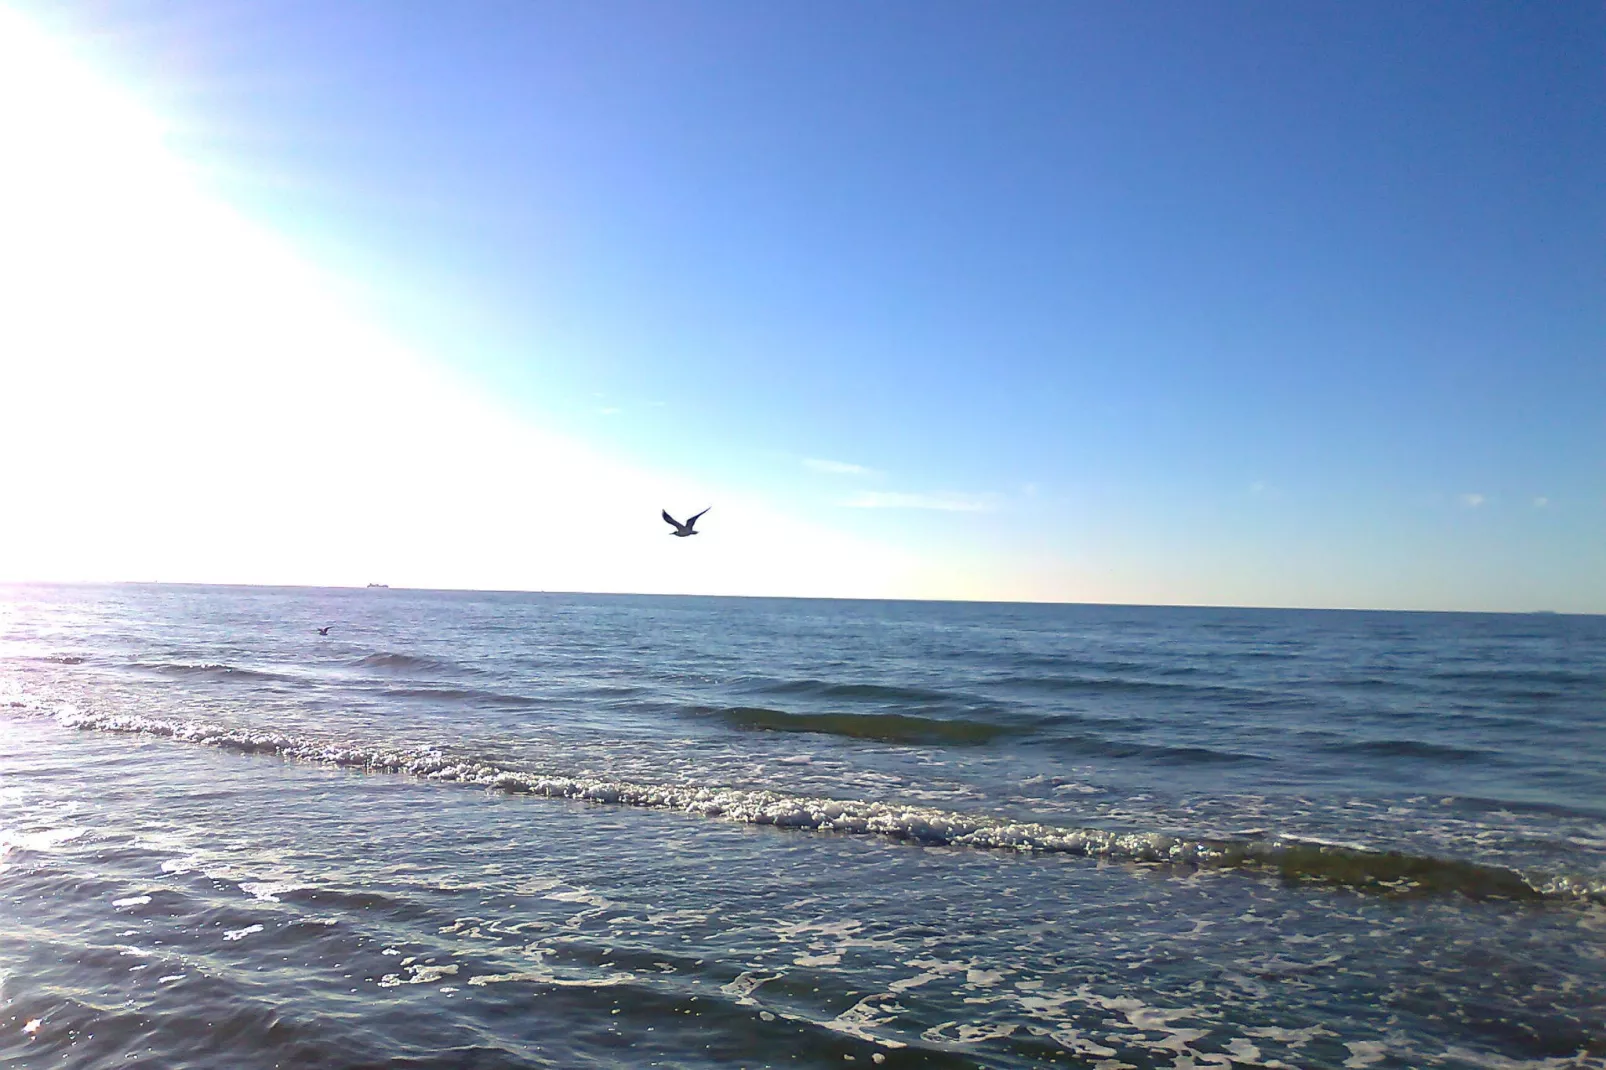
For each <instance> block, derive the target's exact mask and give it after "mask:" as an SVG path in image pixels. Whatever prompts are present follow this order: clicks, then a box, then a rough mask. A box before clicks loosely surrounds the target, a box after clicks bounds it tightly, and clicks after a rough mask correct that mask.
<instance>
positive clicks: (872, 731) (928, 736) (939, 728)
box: [693, 706, 1019, 743]
mask: <svg viewBox="0 0 1606 1070" xmlns="http://www.w3.org/2000/svg"><path fill="white" fill-rule="evenodd" d="M693 712H694V713H700V714H705V715H712V716H715V717H718V718H719V719H720V720H722V721H725V722H726V723H727V724H730V725H733V726H734V727H736V728H747V729H761V730H765V731H770V732H821V733H825V734H828V735H833V736H848V737H850V738H852V739H874V740H879V741H881V742H883V743H987V742H990V741H992V740H994V739H996V738H998V737H999V736H1002V735H1008V734H1010V733H1014V732H1018V731H1019V729H1017V728H1014V727H1012V726H1009V725H1001V724H995V723H990V722H987V721H966V720H960V719H949V718H943V717H916V716H914V715H912V714H907V713H785V712H783V711H781V710H771V709H766V708H764V707H762V706H734V707H730V708H723V709H722V708H715V707H706V706H703V707H696V708H695V709H694V710H693Z"/></svg>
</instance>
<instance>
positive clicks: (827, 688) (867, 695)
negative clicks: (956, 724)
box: [753, 680, 974, 705]
mask: <svg viewBox="0 0 1606 1070" xmlns="http://www.w3.org/2000/svg"><path fill="white" fill-rule="evenodd" d="M753 690H754V691H755V692H757V693H758V694H763V695H807V696H810V697H812V698H828V699H848V700H853V701H859V702H920V703H925V704H927V705H930V704H934V703H942V704H953V703H966V702H970V701H974V700H973V699H972V698H971V697H970V696H966V695H960V694H956V693H955V692H952V691H937V690H933V689H931V688H925V687H899V686H896V685H889V684H842V683H832V682H831V681H829V680H780V681H775V682H772V683H768V684H763V685H761V686H757V687H755V688H753Z"/></svg>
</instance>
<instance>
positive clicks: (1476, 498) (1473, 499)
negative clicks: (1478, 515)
mask: <svg viewBox="0 0 1606 1070" xmlns="http://www.w3.org/2000/svg"><path fill="white" fill-rule="evenodd" d="M1488 500H1489V499H1487V498H1485V497H1484V496H1483V495H1481V494H1463V495H1461V504H1462V505H1464V506H1466V507H1467V508H1468V509H1476V508H1477V507H1478V506H1480V505H1482V504H1483V503H1484V502H1486V501H1488Z"/></svg>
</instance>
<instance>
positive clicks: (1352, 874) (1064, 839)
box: [57, 711, 1606, 904]
mask: <svg viewBox="0 0 1606 1070" xmlns="http://www.w3.org/2000/svg"><path fill="white" fill-rule="evenodd" d="M57 720H58V721H59V722H60V723H61V724H63V725H64V726H67V727H72V728H77V729H81V730H93V731H101V732H118V733H132V734H138V735H146V736H157V737H162V738H166V739H172V740H176V741H181V742H186V743H194V744H201V745H206V746H213V747H219V748H223V749H226V750H231V751H238V752H244V753H252V754H271V755H275V756H278V757H280V758H284V759H289V760H296V761H307V762H315V763H319V764H323V765H331V766H340V767H346V768H356V769H363V770H366V771H370V772H376V773H401V774H408V775H412V776H417V777H421V778H424V779H428V780H435V781H442V782H448V783H458V784H472V785H476V786H479V787H485V788H492V789H496V790H500V791H505V792H508V793H511V794H522V795H540V796H545V797H548V798H554V799H572V800H576V801H583V802H593V803H603V804H612V805H619V806H638V807H645V808H651V809H662V810H675V811H678V812H681V813H686V814H693V815H698V816H702V817H708V818H718V819H721V820H725V821H733V822H739V823H743V824H753V825H771V826H775V827H777V828H793V829H807V830H813V831H818V832H835V833H842V834H848V835H861V836H885V837H887V838H890V839H895V840H903V841H908V842H912V843H918V844H922V845H928V846H948V847H968V848H975V849H979V850H1008V851H1016V852H1034V853H1044V854H1071V855H1082V856H1086V857H1089V858H1100V859H1108V860H1113V861H1120V862H1131V863H1140V864H1154V865H1169V866H1175V867H1185V868H1198V869H1229V870H1234V869H1235V870H1245V871H1251V872H1259V873H1266V874H1273V875H1276V876H1279V877H1281V878H1283V879H1285V880H1291V881H1310V882H1316V883H1322V884H1328V885H1337V886H1342V887H1346V888H1352V889H1356V890H1359V891H1366V892H1375V893H1381V894H1384V895H1391V896H1425V895H1445V894H1458V895H1462V896H1465V897H1467V898H1470V899H1477V900H1482V899H1500V900H1518V901H1528V902H1543V901H1554V902H1594V903H1601V904H1606V879H1603V878H1599V877H1578V876H1568V875H1545V874H1538V873H1522V872H1519V871H1517V870H1514V869H1508V868H1506V867H1503V866H1495V865H1485V864H1481V863H1476V862H1463V861H1458V860H1454V859H1445V858H1435V857H1431V856H1423V855H1411V854H1404V853H1401V852H1393V851H1371V850H1366V849H1363V848H1358V847H1353V846H1342V845H1331V844H1321V843H1315V842H1311V841H1299V840H1288V839H1270V840H1260V839H1250V840H1231V839H1227V840H1222V839H1187V838H1182V837H1176V836H1171V835H1169V834H1166V833H1162V832H1115V831H1111V830H1108V829H1097V828H1072V827H1066V826H1059V825H1045V824H1040V823H1037V822H1019V821H1012V820H1010V819H1008V818H1005V817H996V816H991V815H986V814H974V813H959V812H955V811H949V810H941V809H937V808H933V807H926V806H908V805H903V804H900V803H895V802H875V801H870V800H865V799H829V798H820V797H815V796H804V795H791V794H787V793H784V792H775V791H763V790H751V789H739V788H721V787H708V786H697V785H681V784H647V783H637V782H632V781H620V780H606V779H601V778H596V777H587V776H568V775H563V774H556V773H541V772H530V771H524V770H518V769H511V768H508V767H506V766H503V765H499V764H497V763H495V762H490V761H481V760H477V759H475V758H472V757H464V756H455V755H450V754H447V753H444V752H442V751H440V750H434V749H422V750H405V749H391V748H386V747H382V746H365V745H362V744H356V743H332V742H326V741H320V740H316V739H311V738H306V737H298V736H294V735H289V734H285V733H279V732H273V731H261V730H253V729H248V728H242V727H238V726H229V725H223V724H208V723H204V722H199V721H186V722H172V721H163V720H157V719H154V718H147V717H135V716H123V715H116V714H91V713H83V712H78V711H68V712H63V713H61V714H58V715H57Z"/></svg>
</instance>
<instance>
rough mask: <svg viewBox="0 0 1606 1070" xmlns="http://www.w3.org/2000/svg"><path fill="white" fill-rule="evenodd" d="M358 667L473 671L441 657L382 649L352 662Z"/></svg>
mask: <svg viewBox="0 0 1606 1070" xmlns="http://www.w3.org/2000/svg"><path fill="white" fill-rule="evenodd" d="M351 665H352V667H353V668H357V669H387V670H389V671H391V672H472V671H474V670H472V669H467V668H465V667H464V666H462V665H458V664H456V663H455V662H450V661H444V660H442V659H440V658H431V657H426V656H424V655H422V654H396V653H392V652H390V651H381V652H380V653H377V654H369V655H368V656H367V657H362V658H358V659H357V660H356V661H353V662H352V663H351Z"/></svg>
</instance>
